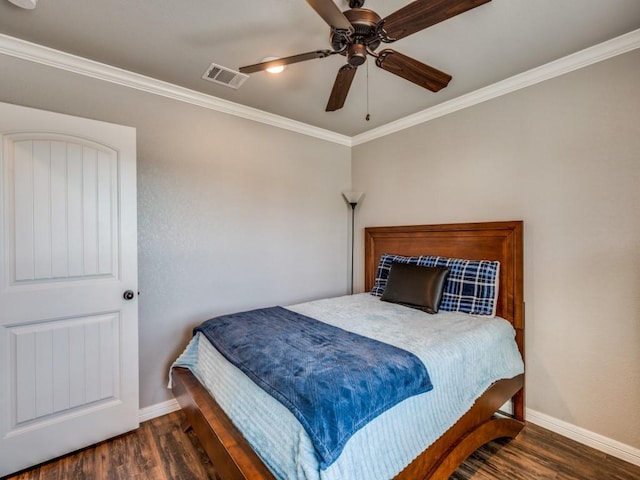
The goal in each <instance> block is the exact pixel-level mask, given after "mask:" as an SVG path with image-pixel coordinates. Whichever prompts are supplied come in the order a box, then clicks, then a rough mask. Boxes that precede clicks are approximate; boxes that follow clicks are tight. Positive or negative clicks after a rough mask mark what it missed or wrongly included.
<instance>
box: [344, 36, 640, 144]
mask: <svg viewBox="0 0 640 480" xmlns="http://www.w3.org/2000/svg"><path fill="white" fill-rule="evenodd" d="M637 48H640V29H638V30H634V31H632V32H629V33H626V34H624V35H621V36H619V37H616V38H614V39H612V40H609V41H606V42H603V43H600V44H598V45H595V46H593V47H590V48H586V49H584V50H581V51H579V52H577V53H574V54H571V55H568V56H566V57H563V58H561V59H559V60H555V61H553V62H550V63H547V64H545V65H542V66H540V67H537V68H534V69H531V70H528V71H526V72H523V73H520V74H518V75H514V76H513V77H510V78H507V79H506V80H503V81H500V82H497V83H494V84H493V85H489V86H488V87H484V88H481V89H479V90H476V91H474V92H471V93H468V94H466V95H462V96H460V97H457V98H454V99H452V100H449V101H447V102H443V103H441V104H439V105H436V106H434V107H431V108H428V109H426V110H422V111H421V112H417V113H415V114H413V115H409V116H407V117H404V118H401V119H400V120H396V121H395V122H390V123H387V124H386V125H382V126H380V127H377V128H374V129H371V130H368V131H366V132H364V133H361V134H359V135H356V136H354V137H352V138H351V140H352V145H353V146H356V145H360V144H363V143H366V142H370V141H371V140H375V139H376V138H380V137H384V136H386V135H390V134H392V133H395V132H399V131H401V130H405V129H407V128H411V127H413V126H416V125H419V124H421V123H425V122H428V121H429V120H434V119H436V118H438V117H442V116H444V115H448V114H449V113H453V112H457V111H458V110H462V109H464V108H468V107H471V106H473V105H477V104H479V103H482V102H486V101H487V100H491V99H493V98H496V97H500V96H502V95H506V94H508V93H511V92H515V91H516V90H520V89H523V88H526V87H529V86H531V85H535V84H536V83H540V82H544V81H545V80H549V79H551V78H554V77H558V76H560V75H564V74H565V73H569V72H572V71H574V70H578V69H580V68H583V67H587V66H589V65H592V64H594V63H598V62H601V61H603V60H606V59H608V58H611V57H615V56H617V55H621V54H623V53H627V52H630V51H631V50H635V49H637Z"/></svg>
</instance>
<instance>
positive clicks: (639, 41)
mask: <svg viewBox="0 0 640 480" xmlns="http://www.w3.org/2000/svg"><path fill="white" fill-rule="evenodd" d="M637 48H640V29H638V30H634V31H632V32H629V33H627V34H624V35H621V36H619V37H616V38H614V39H612V40H608V41H606V42H603V43H600V44H598V45H595V46H593V47H590V48H587V49H585V50H581V51H580V52H577V53H574V54H571V55H568V56H566V57H564V58H561V59H559V60H555V61H553V62H550V63H547V64H546V65H542V66H540V67H537V68H534V69H531V70H528V71H526V72H524V73H521V74H518V75H515V76H513V77H510V78H508V79H506V80H503V81H500V82H497V83H494V84H493V85H489V86H487V87H484V88H481V89H479V90H476V91H474V92H471V93H468V94H466V95H462V96H460V97H457V98H454V99H452V100H449V101H447V102H443V103H441V104H439V105H436V106H434V107H431V108H428V109H426V110H422V111H420V112H417V113H415V114H413V115H409V116H407V117H404V118H401V119H400V120H396V121H395V122H390V123H387V124H386V125H382V126H380V127H377V128H374V129H371V130H368V131H366V132H364V133H361V134H359V135H356V136H354V137H349V136H347V135H342V134H339V133H336V132H332V131H330V130H325V129H322V128H318V127H314V126H312V125H309V124H306V123H302V122H298V121H295V120H291V119H289V118H286V117H282V116H280V115H274V114H271V113H268V112H264V111H262V110H258V109H256V108H251V107H247V106H245V105H240V104H238V103H235V102H230V101H228V100H223V99H221V98H218V97H214V96H212V95H206V94H204V93H200V92H196V91H195V90H190V89H188V88H184V87H180V86H177V85H174V84H171V83H168V82H163V81H162V80H157V79H155V78H151V77H146V76H144V75H140V74H137V73H133V72H130V71H127V70H123V69H120V68H117V67H113V66H111V65H106V64H103V63H99V62H95V61H93V60H88V59H86V58H82V57H78V56H76V55H71V54H69V53H66V52H62V51H59V50H54V49H52V48H48V47H44V46H42V45H37V44H35V43H31V42H27V41H25V40H20V39H18V38H15V37H10V36H8V35H4V34H0V54H4V55H9V56H12V57H16V58H19V59H22V60H27V61H30V62H35V63H39V64H42V65H47V66H50V67H54V68H59V69H61V70H65V71H68V72H73V73H77V74H80V75H84V76H87V77H91V78H96V79H99V80H103V81H106V82H111V83H115V84H118V85H123V86H126V87H129V88H134V89H137V90H141V91H144V92H148V93H152V94H155V95H160V96H163V97H167V98H171V99H173V100H178V101H181V102H185V103H190V104H192V105H197V106H200V107H204V108H208V109H211V110H215V111H218V112H222V113H227V114H229V115H235V116H238V117H242V118H245V119H248V120H253V121H256V122H260V123H264V124H267V125H271V126H274V127H278V128H283V129H285V130H290V131H293V132H296V133H301V134H303V135H308V136H311V137H315V138H319V139H321V140H327V141H330V142H334V143H337V144H340V145H345V146H348V147H354V146H356V145H360V144H363V143H366V142H370V141H372V140H375V139H377V138H380V137H384V136H386V135H390V134H392V133H395V132H399V131H401V130H405V129H407V128H411V127H413V126H416V125H419V124H421V123H425V122H428V121H430V120H434V119H436V118H439V117H442V116H444V115H448V114H449V113H453V112H456V111H458V110H462V109H464V108H468V107H471V106H473V105H477V104H479V103H482V102H485V101H487V100H491V99H493V98H497V97H500V96H502V95H506V94H508V93H511V92H515V91H517V90H520V89H523V88H526V87H529V86H531V85H535V84H537V83H540V82H543V81H545V80H549V79H551V78H554V77H558V76H560V75H564V74H565V73H569V72H572V71H574V70H578V69H580V68H583V67H587V66H589V65H592V64H594V63H598V62H601V61H603V60H606V59H608V58H611V57H615V56H617V55H621V54H623V53H627V52H629V51H632V50H635V49H637Z"/></svg>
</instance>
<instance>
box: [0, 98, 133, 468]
mask: <svg viewBox="0 0 640 480" xmlns="http://www.w3.org/2000/svg"><path fill="white" fill-rule="evenodd" d="M0 145H1V151H0V171H1V174H2V182H1V184H0V192H1V195H0V198H1V202H2V203H1V209H0V225H1V228H2V231H1V235H0V266H1V269H0V312H1V313H0V385H1V387H0V391H1V393H0V476H2V475H6V474H8V473H11V472H14V471H17V470H21V469H24V468H26V467H28V466H31V465H34V464H37V463H41V462H43V461H46V460H48V459H50V458H54V457H57V456H60V455H63V454H65V453H68V452H71V451H73V450H77V449H79V448H82V447H85V446H87V445H90V444H93V443H96V442H99V441H101V440H104V439H106V438H110V437H112V436H115V435H118V434H121V433H124V432H126V431H129V430H131V429H134V428H137V426H138V336H137V331H138V325H137V322H138V320H137V317H138V313H137V308H138V307H137V246H136V243H137V234H136V229H137V227H136V170H135V169H136V164H135V161H136V157H135V154H136V149H135V130H134V129H133V128H130V127H123V126H119V125H113V124H109V123H104V122H97V121H94V120H87V119H82V118H76V117H71V116H67V115H61V114H56V113H52V112H45V111H40V110H34V109H29V108H24V107H19V106H15V105H8V104H0ZM127 291H131V292H134V295H133V296H132V297H133V298H129V297H131V295H130V294H129V295H125V292H127ZM125 297H127V298H129V299H126V298H125Z"/></svg>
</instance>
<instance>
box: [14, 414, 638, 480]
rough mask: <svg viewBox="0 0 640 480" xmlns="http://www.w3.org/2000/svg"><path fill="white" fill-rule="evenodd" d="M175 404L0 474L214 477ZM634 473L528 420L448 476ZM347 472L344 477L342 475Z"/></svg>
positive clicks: (558, 478) (106, 479)
mask: <svg viewBox="0 0 640 480" xmlns="http://www.w3.org/2000/svg"><path fill="white" fill-rule="evenodd" d="M182 420H183V417H182V414H181V412H174V413H171V414H169V415H165V416H162V417H159V418H155V419H153V420H151V421H148V422H145V423H143V424H142V425H141V426H140V428H139V429H138V430H137V431H135V432H132V433H129V434H126V435H122V436H120V437H117V438H115V439H113V440H110V441H107V442H103V443H100V444H98V445H95V446H92V447H89V448H86V449H84V450H81V451H79V452H76V453H74V454H71V455H68V456H66V457H63V458H60V459H58V460H55V461H53V462H49V463H46V464H43V465H40V466H38V467H35V468H33V469H31V470H28V471H24V472H21V473H19V474H16V475H13V476H10V477H6V478H5V479H4V480H63V479H65V480H66V479H72V480H76V479H77V480H142V479H145V480H147V479H150V480H192V479H202V480H207V479H208V480H219V479H218V477H217V475H216V473H215V470H214V468H213V466H212V465H211V462H210V461H209V459H208V458H207V456H206V454H205V453H204V450H203V449H202V448H201V447H200V443H199V442H198V439H197V437H196V436H195V435H194V434H193V432H187V433H185V432H183V430H182V428H181V422H182ZM531 479H536V480H539V479H544V480H546V479H549V480H640V467H638V466H634V465H631V464H629V463H626V462H623V461H622V460H619V459H617V458H614V457H611V456H608V455H606V454H604V453H602V452H599V451H597V450H594V449H591V448H589V447H586V446H584V445H581V444H579V443H576V442H573V441H572V440H569V439H567V438H564V437H562V436H560V435H557V434H555V433H553V432H550V431H548V430H545V429H543V428H540V427H538V426H536V425H532V424H529V425H527V426H526V427H525V429H524V430H523V431H522V432H521V433H520V435H518V437H517V438H516V439H515V440H511V441H508V440H506V439H505V440H498V441H495V442H491V443H489V444H487V445H485V446H484V447H482V448H481V449H479V450H478V451H477V452H475V453H474V454H473V455H471V456H470V457H469V458H468V459H467V460H466V461H465V463H464V464H463V465H461V466H460V468H458V470H457V471H456V472H455V474H454V475H453V476H452V477H451V479H450V480H531ZM344 480H349V479H344Z"/></svg>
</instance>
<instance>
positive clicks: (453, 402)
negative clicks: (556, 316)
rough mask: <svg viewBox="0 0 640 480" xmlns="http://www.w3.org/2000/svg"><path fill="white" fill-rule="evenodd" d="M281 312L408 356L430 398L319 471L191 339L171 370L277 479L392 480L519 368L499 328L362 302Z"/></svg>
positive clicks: (276, 418)
mask: <svg viewBox="0 0 640 480" xmlns="http://www.w3.org/2000/svg"><path fill="white" fill-rule="evenodd" d="M287 308H288V309H290V310H293V311H295V312H298V313H301V314H303V315H307V316H309V317H313V318H315V319H317V320H321V321H323V322H326V323H329V324H331V325H335V326H337V327H340V328H343V329H345V330H349V331H352V332H355V333H358V334H360V335H364V336H367V337H371V338H374V339H376V340H379V341H382V342H386V343H389V344H392V345H395V346H397V347H399V348H403V349H405V350H408V351H410V352H412V353H414V354H415V355H416V356H418V358H420V360H422V362H423V363H424V364H425V366H426V367H427V370H428V371H429V375H430V377H431V381H432V382H433V385H434V388H433V390H432V391H430V392H427V393H424V394H422V395H417V396H414V397H411V398H409V399H407V400H405V401H403V402H402V403H400V404H399V405H396V406H395V407H393V408H392V409H390V410H388V411H387V412H385V413H383V414H382V415H380V416H378V417H377V418H375V419H374V420H373V421H371V422H370V423H369V424H368V425H366V426H365V427H363V428H362V429H360V430H359V431H358V432H356V434H355V435H354V436H353V437H352V438H351V439H350V440H349V442H348V443H347V444H346V446H345V449H344V451H343V452H342V454H341V456H340V457H339V458H338V459H337V460H336V461H335V462H334V463H333V464H331V465H330V466H329V467H328V468H327V469H326V470H320V469H319V462H318V458H317V456H316V453H315V450H314V449H313V446H312V444H311V440H310V439H309V437H308V436H307V434H306V432H305V430H304V429H303V428H302V425H300V423H299V422H298V421H297V420H296V418H295V417H294V416H293V414H292V413H291V412H289V410H288V409H287V408H286V407H284V406H283V405H282V404H280V403H279V402H278V401H277V400H275V399H274V398H273V397H271V396H270V395H269V394H267V393H266V392H265V391H264V390H262V389H261V388H260V387H258V386H257V385H256V384H254V383H253V381H252V380H250V379H249V378H248V377H247V376H246V375H244V374H243V373H242V372H241V371H240V370H239V369H237V368H236V367H234V366H233V365H232V364H230V363H229V362H228V361H227V360H225V359H224V357H222V355H221V354H219V353H218V351H217V350H216V349H215V348H214V347H212V346H211V344H210V343H209V342H208V341H207V340H206V339H205V338H204V336H202V335H200V334H198V335H197V336H196V337H194V338H193V340H192V341H191V342H190V344H189V345H188V346H187V348H186V350H185V351H184V353H183V354H182V355H181V356H180V357H179V358H178V360H176V362H175V364H174V366H185V367H189V368H190V369H191V370H192V371H193V372H194V373H195V375H196V376H197V377H198V378H199V379H200V381H201V382H202V383H203V384H204V385H205V386H206V388H207V389H208V390H209V391H210V392H211V393H212V395H213V397H214V398H215V399H216V401H217V402H218V403H219V404H220V406H221V407H222V408H223V409H224V410H225V411H226V413H227V414H228V415H229V417H230V418H231V420H232V421H233V423H234V424H235V425H236V426H237V427H238V428H239V430H240V431H242V432H243V435H244V436H245V438H246V439H247V440H248V441H249V443H250V444H251V445H252V447H253V448H254V450H255V451H256V452H257V453H258V455H259V456H260V457H261V458H262V459H263V461H264V462H265V463H266V464H267V465H268V466H269V468H270V469H271V471H272V472H273V473H274V475H275V476H276V477H277V478H279V479H289V480H293V479H300V480H301V479H309V480H311V479H318V480H345V479H349V480H376V479H390V478H393V477H394V476H395V475H397V474H398V473H399V472H400V471H401V470H402V469H403V468H404V467H405V466H406V465H408V464H409V463H410V462H411V461H412V460H413V459H414V458H415V457H416V456H417V455H418V454H419V453H420V452H422V451H423V450H424V449H425V448H427V447H428V446H429V445H431V444H432V443H433V442H434V441H435V440H437V439H438V437H440V435H442V434H443V433H444V432H445V431H446V430H447V429H448V428H449V427H450V426H451V425H453V424H454V423H455V422H456V421H457V419H458V418H460V417H461V416H462V415H463V414H464V413H465V412H467V411H468V410H469V409H470V408H471V406H472V405H473V403H474V402H475V400H476V399H477V398H478V397H479V396H480V395H482V393H483V392H484V391H485V390H486V389H487V388H488V387H489V386H490V385H491V384H492V383H494V382H495V381H497V380H500V379H503V378H512V377H514V376H516V375H518V374H520V373H522V372H523V371H524V365H523V362H522V358H521V356H520V353H519V352H518V348H517V346H516V343H515V340H514V336H515V332H514V330H513V328H512V326H511V325H510V324H509V322H507V321H506V320H504V319H501V318H498V317H496V318H479V317H473V316H469V315H465V314H460V313H452V312H440V313H438V314H435V315H430V314H427V313H424V312H422V311H419V310H414V309H410V308H407V307H403V306H400V305H396V304H392V303H386V302H382V301H380V299H379V297H374V296H372V295H370V294H368V293H363V294H358V295H352V296H345V297H337V298H331V299H324V300H317V301H313V302H308V303H303V304H298V305H292V306H288V307H287Z"/></svg>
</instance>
